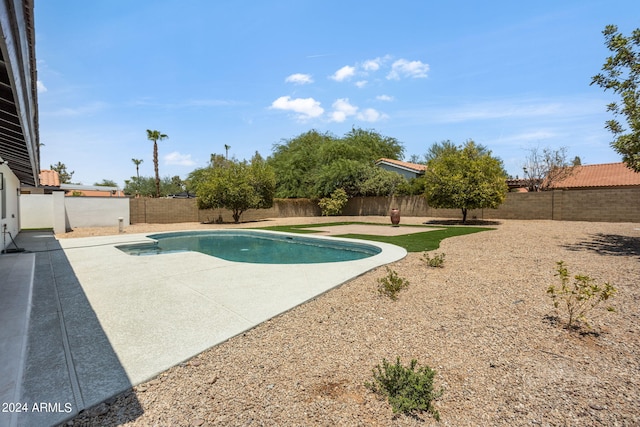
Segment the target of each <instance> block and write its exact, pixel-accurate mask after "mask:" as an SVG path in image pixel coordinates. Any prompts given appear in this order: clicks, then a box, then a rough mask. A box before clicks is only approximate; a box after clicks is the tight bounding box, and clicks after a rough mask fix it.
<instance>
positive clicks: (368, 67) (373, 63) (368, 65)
mask: <svg viewBox="0 0 640 427" xmlns="http://www.w3.org/2000/svg"><path fill="white" fill-rule="evenodd" d="M387 59H389V56H385V57H384V58H380V57H378V58H375V59H367V60H366V61H364V62H363V63H362V69H363V70H365V71H378V70H379V69H380V66H381V65H382V63H383V62H385V61H386V60H387Z"/></svg>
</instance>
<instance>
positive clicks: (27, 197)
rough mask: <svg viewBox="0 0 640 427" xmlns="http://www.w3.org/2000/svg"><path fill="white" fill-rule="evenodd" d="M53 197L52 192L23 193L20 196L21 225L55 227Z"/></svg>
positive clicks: (25, 226)
mask: <svg viewBox="0 0 640 427" xmlns="http://www.w3.org/2000/svg"><path fill="white" fill-rule="evenodd" d="M53 220H54V218H53V197H52V195H51V194H23V195H22V196H20V227H21V228H22V229H24V230H29V229H34V228H53Z"/></svg>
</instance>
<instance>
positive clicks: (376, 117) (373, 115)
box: [357, 108, 389, 123]
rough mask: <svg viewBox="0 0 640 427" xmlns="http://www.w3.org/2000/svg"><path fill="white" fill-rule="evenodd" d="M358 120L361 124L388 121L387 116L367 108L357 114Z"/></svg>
mask: <svg viewBox="0 0 640 427" xmlns="http://www.w3.org/2000/svg"><path fill="white" fill-rule="evenodd" d="M357 117H358V119H359V120H362V121H363V122H370V123H373V122H378V121H380V120H384V119H388V118H389V116H387V115H386V114H384V113H381V112H379V111H377V110H374V109H373V108H367V109H365V110H363V111H362V112H360V113H358V116H357Z"/></svg>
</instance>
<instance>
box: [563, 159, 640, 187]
mask: <svg viewBox="0 0 640 427" xmlns="http://www.w3.org/2000/svg"><path fill="white" fill-rule="evenodd" d="M633 187H640V173H638V172H634V171H632V170H631V169H629V168H628V167H626V165H625V164H624V163H622V162H621V163H604V164H599V165H581V166H574V170H573V172H572V173H571V174H570V175H569V176H567V177H566V178H564V179H562V180H560V181H558V182H554V183H553V184H552V185H551V187H550V189H556V190H580V189H594V188H633Z"/></svg>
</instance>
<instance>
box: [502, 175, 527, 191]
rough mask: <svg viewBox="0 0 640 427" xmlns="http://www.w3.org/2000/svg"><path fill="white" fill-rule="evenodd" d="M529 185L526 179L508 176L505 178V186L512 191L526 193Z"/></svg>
mask: <svg viewBox="0 0 640 427" xmlns="http://www.w3.org/2000/svg"><path fill="white" fill-rule="evenodd" d="M528 185H529V180H528V179H522V178H509V179H507V186H508V187H509V191H510V192H512V193H526V192H527V191H529V190H528V189H527V186H528Z"/></svg>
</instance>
